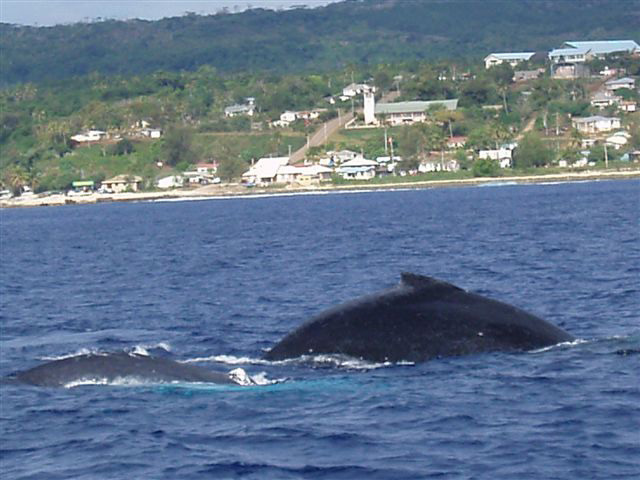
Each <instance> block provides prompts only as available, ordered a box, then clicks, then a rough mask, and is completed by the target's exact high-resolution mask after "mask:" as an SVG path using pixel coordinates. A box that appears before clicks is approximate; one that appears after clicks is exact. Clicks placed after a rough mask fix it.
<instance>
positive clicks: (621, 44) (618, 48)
mask: <svg viewBox="0 0 640 480" xmlns="http://www.w3.org/2000/svg"><path fill="white" fill-rule="evenodd" d="M564 46H565V47H567V48H577V49H584V50H589V54H590V55H592V56H594V57H602V56H604V55H608V54H610V53H625V52H628V53H640V45H638V44H637V43H636V42H635V41H634V40H598V41H588V42H564Z"/></svg>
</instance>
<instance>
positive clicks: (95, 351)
mask: <svg viewBox="0 0 640 480" xmlns="http://www.w3.org/2000/svg"><path fill="white" fill-rule="evenodd" d="M86 355H107V352H103V351H101V350H99V349H97V348H81V349H79V350H76V351H75V352H73V353H64V354H62V355H53V356H45V357H40V358H39V359H40V360H43V361H46V362H52V361H56V360H65V359H67V358H73V357H82V356H86Z"/></svg>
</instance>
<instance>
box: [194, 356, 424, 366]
mask: <svg viewBox="0 0 640 480" xmlns="http://www.w3.org/2000/svg"><path fill="white" fill-rule="evenodd" d="M198 362H215V363H222V364H226V365H270V366H283V365H287V366H291V365H293V366H307V367H312V368H339V369H345V370H375V369H378V368H388V367H395V366H413V365H415V363H413V362H405V361H401V362H370V361H367V360H363V359H360V358H355V357H350V356H348V355H339V354H322V355H302V356H300V357H295V358H288V359H286V360H265V359H263V358H252V357H236V356H233V355H212V356H209V357H196V358H191V359H188V360H183V361H182V363H198Z"/></svg>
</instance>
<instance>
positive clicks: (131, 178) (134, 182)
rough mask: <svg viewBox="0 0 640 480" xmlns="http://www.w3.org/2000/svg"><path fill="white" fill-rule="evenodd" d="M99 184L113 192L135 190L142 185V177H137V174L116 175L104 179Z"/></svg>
mask: <svg viewBox="0 0 640 480" xmlns="http://www.w3.org/2000/svg"><path fill="white" fill-rule="evenodd" d="M100 186H101V188H104V189H106V190H111V191H112V192H114V193H120V192H125V191H127V190H130V191H132V192H137V191H138V190H140V187H141V186H142V177H138V176H137V175H116V176H115V177H113V178H110V179H108V180H104V181H103V182H102V183H101V184H100Z"/></svg>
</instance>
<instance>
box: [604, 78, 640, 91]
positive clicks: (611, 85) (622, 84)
mask: <svg viewBox="0 0 640 480" xmlns="http://www.w3.org/2000/svg"><path fill="white" fill-rule="evenodd" d="M604 86H605V88H606V89H607V90H608V91H610V92H615V91H616V90H618V89H619V88H628V89H629V90H633V89H634V88H636V81H635V80H634V79H633V78H631V77H624V78H617V79H615V80H609V81H607V82H606V83H605V84H604Z"/></svg>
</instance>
